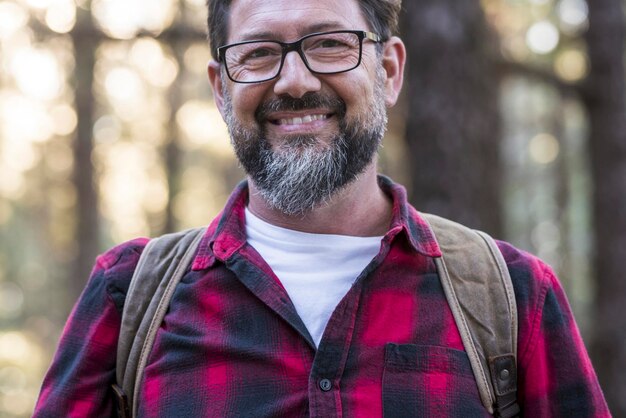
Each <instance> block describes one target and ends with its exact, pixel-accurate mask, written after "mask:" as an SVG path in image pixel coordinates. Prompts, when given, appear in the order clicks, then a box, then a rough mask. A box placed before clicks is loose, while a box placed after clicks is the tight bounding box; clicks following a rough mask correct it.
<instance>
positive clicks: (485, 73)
mask: <svg viewBox="0 0 626 418" xmlns="http://www.w3.org/2000/svg"><path fill="white" fill-rule="evenodd" d="M404 7H405V11H406V12H405V14H404V16H403V19H404V22H403V31H404V36H403V39H404V40H405V42H406V45H407V49H408V57H409V62H408V70H407V77H406V78H407V83H408V88H407V89H406V90H405V92H406V93H407V96H406V105H407V124H406V140H407V146H408V148H409V151H410V156H409V165H410V174H411V183H412V187H411V193H410V197H411V201H412V203H413V204H414V205H415V206H416V207H417V208H418V209H419V210H423V211H425V212H431V213H435V214H439V215H441V216H445V217H449V218H451V219H454V220H456V221H459V222H461V223H464V224H466V225H468V226H471V227H475V228H480V229H483V230H486V231H488V232H490V233H491V234H494V235H496V236H501V232H502V225H501V223H502V217H501V213H500V212H501V211H500V209H501V207H500V179H501V168H500V162H499V161H500V158H499V154H500V152H499V145H500V129H499V128H500V123H499V109H498V91H499V90H498V89H499V83H498V82H497V74H496V72H495V71H496V70H495V66H494V65H493V64H492V60H490V59H489V57H490V56H493V47H494V42H493V37H492V34H491V33H490V31H489V29H488V25H487V23H486V21H485V17H484V14H483V11H482V9H481V6H480V2H479V1H478V0H469V1H462V2H459V1H453V0H415V1H409V2H404Z"/></svg>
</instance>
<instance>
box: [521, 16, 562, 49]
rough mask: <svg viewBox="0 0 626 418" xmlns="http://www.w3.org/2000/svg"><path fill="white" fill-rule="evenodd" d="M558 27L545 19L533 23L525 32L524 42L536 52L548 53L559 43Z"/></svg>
mask: <svg viewBox="0 0 626 418" xmlns="http://www.w3.org/2000/svg"><path fill="white" fill-rule="evenodd" d="M559 38H560V35H559V31H558V29H557V28H556V27H555V26H554V24H552V22H549V21H547V20H544V21H541V22H537V23H535V24H533V25H532V26H531V27H530V28H529V29H528V32H527V33H526V43H527V44H528V47H529V48H530V50H531V51H533V52H534V53H536V54H549V53H550V52H552V51H554V49H555V48H556V47H557V45H558V44H559Z"/></svg>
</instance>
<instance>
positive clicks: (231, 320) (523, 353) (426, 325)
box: [34, 0, 609, 418]
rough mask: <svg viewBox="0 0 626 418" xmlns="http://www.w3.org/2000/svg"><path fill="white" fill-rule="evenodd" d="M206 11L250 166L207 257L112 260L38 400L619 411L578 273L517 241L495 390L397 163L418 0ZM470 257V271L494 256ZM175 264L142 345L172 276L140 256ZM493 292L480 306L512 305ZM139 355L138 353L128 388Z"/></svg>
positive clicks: (317, 410) (110, 405)
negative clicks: (581, 308)
mask: <svg viewBox="0 0 626 418" xmlns="http://www.w3.org/2000/svg"><path fill="white" fill-rule="evenodd" d="M208 7H209V35H210V41H211V45H212V48H213V49H212V53H213V57H214V59H215V60H214V61H212V62H211V63H210V64H209V69H208V74H209V80H210V82H211V85H212V87H213V90H214V96H215V100H216V103H217V106H218V108H219V110H220V112H221V113H222V115H223V117H224V120H225V121H226V123H227V125H228V128H229V132H230V135H231V139H232V143H233V146H234V149H235V151H236V154H237V156H238V158H239V160H240V162H241V164H242V166H243V167H244V168H245V170H246V172H247V174H248V180H247V181H246V182H243V183H241V184H240V185H239V186H238V188H237V189H236V190H235V191H234V192H233V194H232V196H231V198H230V200H229V202H228V203H227V205H226V207H225V208H224V210H223V212H222V213H221V214H220V215H219V216H218V217H217V219H215V220H214V221H213V222H212V223H211V224H210V225H209V226H208V227H207V228H206V230H201V231H200V232H198V235H197V236H198V241H197V247H196V246H187V248H189V249H190V250H189V251H190V252H189V254H190V261H189V263H188V264H187V263H184V262H182V261H178V260H174V261H172V259H170V258H167V257H166V258H164V259H155V256H149V255H148V254H152V248H153V247H148V248H150V249H146V248H147V247H146V246H147V245H148V240H146V239H136V240H133V241H130V242H127V243H124V244H122V245H120V246H117V247H115V248H113V249H111V250H109V251H108V252H106V253H105V254H103V255H101V256H100V257H99V258H98V259H97V262H96V266H95V268H94V270H93V273H92V276H91V278H90V280H89V283H88V285H87V287H86V289H85V290H84V292H83V294H82V296H81V298H80V300H79V301H78V302H77V304H76V306H75V308H74V310H73V312H72V314H71V316H70V318H69V320H68V323H67V325H66V327H65V330H64V333H63V336H62V339H61V342H60V345H59V348H58V351H57V354H56V356H55V358H54V361H53V364H52V366H51V367H50V370H49V372H48V374H47V376H46V379H45V381H44V383H43V387H42V391H41V394H40V397H39V401H38V404H37V407H36V410H35V414H34V415H35V417H38V418H40V417H104V416H107V417H108V416H116V415H117V413H116V401H115V399H116V396H117V399H118V400H119V402H120V403H121V408H120V414H121V416H130V415H132V416H141V417H176V418H178V417H323V418H327V417H380V416H386V417H394V418H395V417H419V416H430V417H457V416H458V417H480V416H489V415H491V413H495V414H496V415H497V416H506V417H510V416H514V415H516V414H521V415H523V416H529V417H600V416H609V412H608V410H607V407H606V404H605V402H604V399H603V396H602V392H601V391H600V388H599V386H598V382H597V379H596V377H595V373H594V371H593V368H592V366H591V363H590V361H589V358H588V356H587V353H586V350H585V348H584V345H583V343H582V340H581V338H580V335H579V333H578V329H577V327H576V323H575V322H574V319H573V317H572V314H571V311H570V309H569V306H568V303H567V300H566V298H565V295H564V293H563V291H562V289H561V286H560V285H559V282H558V280H557V279H556V277H555V276H554V274H553V272H552V271H551V269H550V268H549V267H548V266H546V265H545V264H544V263H543V262H541V261H540V260H538V259H537V258H535V257H533V256H531V255H529V254H527V253H524V252H521V251H519V250H517V249H515V248H513V247H512V246H510V245H509V244H507V243H504V242H497V244H494V247H492V248H493V249H494V253H501V255H502V257H503V261H502V263H506V266H504V264H501V266H503V269H504V270H506V271H508V273H509V274H510V276H511V277H510V283H512V284H510V286H511V290H512V291H513V292H514V297H513V295H512V294H511V293H509V294H508V296H509V297H510V298H511V299H510V300H508V302H509V305H510V306H513V309H512V312H513V313H514V314H515V315H514V316H513V317H512V318H514V319H513V320H511V321H509V322H510V324H508V325H511V326H512V328H513V329H514V330H515V332H514V333H513V334H514V336H515V337H514V339H513V341H512V342H511V344H512V346H513V347H514V348H515V347H516V349H513V350H512V351H513V353H509V354H510V355H508V356H504V357H506V358H504V357H503V356H496V357H490V356H489V358H487V359H486V360H488V362H489V365H490V366H489V367H499V366H498V365H499V364H500V363H501V360H503V359H504V360H506V361H509V358H513V359H514V360H513V363H506V364H510V366H506V368H499V369H498V368H494V369H491V370H492V375H493V381H492V382H493V386H492V392H494V391H495V392H494V393H492V395H493V397H494V399H495V403H493V404H492V403H490V402H488V401H489V400H490V399H491V398H490V397H489V396H486V395H484V388H485V385H486V382H484V381H481V379H480V374H479V373H477V371H476V369H475V363H476V361H477V356H476V355H475V353H474V352H473V351H472V350H473V348H472V347H473V345H472V342H471V341H469V340H468V337H467V336H468V335H469V334H467V332H466V331H465V328H466V327H464V326H461V325H463V324H461V325H459V322H458V310H459V308H458V307H457V306H455V305H454V304H449V303H448V297H449V295H448V294H449V291H448V290H447V289H448V288H447V287H446V286H445V285H444V283H446V282H445V277H448V273H447V271H446V270H445V269H444V270H442V268H441V265H442V264H441V258H442V253H444V251H443V249H444V248H448V247H449V246H448V247H446V246H445V245H443V244H440V243H439V242H438V241H437V240H436V239H435V232H434V229H433V227H431V224H430V223H429V221H428V219H431V220H432V219H434V218H427V217H425V216H424V215H423V214H420V213H418V212H417V211H416V210H415V209H414V208H413V207H411V206H410V205H409V204H408V203H407V201H406V193H405V190H404V188H403V187H402V186H400V185H398V184H395V183H393V182H392V181H391V180H389V179H388V178H386V177H383V176H378V174H377V150H378V148H379V147H380V144H381V141H382V138H383V135H384V132H385V129H386V125H387V108H389V107H391V106H393V105H394V104H395V103H396V100H397V98H398V94H399V92H400V89H401V87H402V82H403V79H402V77H403V70H404V65H405V48H404V45H403V43H402V41H401V40H400V39H399V38H398V37H396V36H393V33H394V32H395V31H396V30H397V20H398V13H399V11H400V0H298V1H292V0H233V1H228V0H209V1H208ZM207 129H211V127H207ZM444 225H451V224H449V223H445V222H444ZM433 226H434V224H433ZM446 228H448V227H446ZM449 228H452V226H449ZM454 228H457V227H456V226H455V227H454ZM454 230H455V231H456V229H454ZM437 231H439V232H444V234H442V236H445V235H446V232H449V231H448V230H447V229H445V228H444V229H443V230H441V229H438V230H437ZM178 236H179V235H177V237H178ZM182 236H185V237H186V236H187V235H186V234H183V235H182ZM437 236H439V235H438V232H437ZM177 239H179V238H177ZM184 239H185V238H183V239H180V241H179V242H183V243H185V242H186V241H184ZM159 240H162V238H160V239H159ZM159 240H154V241H151V243H153V242H156V241H159ZM160 242H164V241H160ZM185 245H186V244H185ZM496 245H497V247H496ZM447 254H448V253H445V254H444V255H447ZM140 257H141V258H140ZM463 257H464V258H463V259H464V260H466V264H467V270H470V269H473V268H475V267H476V265H477V264H481V262H480V261H477V260H479V254H474V253H470V254H464V255H463ZM140 259H141V263H140V262H139V260H140ZM498 259H499V258H498ZM448 260H449V261H451V264H450V265H451V266H452V265H455V264H456V265H458V264H460V265H461V270H462V271H464V270H466V269H465V268H464V264H463V263H458V262H457V261H458V260H455V259H454V257H451V258H449V259H448ZM161 262H164V263H166V264H168V263H170V262H172V266H173V267H174V268H179V270H180V273H181V274H180V275H179V276H177V277H178V279H177V280H180V282H178V283H176V281H175V280H174V279H172V280H173V281H171V282H165V283H166V284H167V283H174V285H172V286H169V285H168V286H167V289H170V290H171V292H170V293H169V298H168V299H165V298H164V299H161V298H160V296H159V298H156V299H155V300H157V302H159V301H166V302H164V303H162V304H160V306H159V312H160V313H161V315H162V318H160V317H159V319H158V320H157V321H156V322H155V323H154V326H152V325H150V321H146V320H144V321H143V322H145V323H147V324H148V325H150V329H149V331H147V332H148V334H149V335H152V337H153V340H150V338H149V337H146V340H147V341H148V340H149V341H150V344H149V345H147V346H146V347H147V348H146V347H144V346H143V345H140V348H141V353H140V354H141V357H140V360H139V361H138V362H137V363H135V362H133V361H132V360H128V358H129V357H127V356H126V354H125V353H126V352H125V350H126V348H125V347H126V345H127V344H126V343H127V340H128V338H129V332H128V331H127V330H126V329H127V328H128V327H127V323H129V322H132V321H131V320H129V319H128V318H129V317H130V316H129V315H131V314H132V312H133V311H135V310H140V307H141V306H142V303H143V302H141V300H140V298H139V299H138V296H137V293H142V292H143V293H150V292H148V291H147V290H146V289H147V285H145V284H142V283H144V282H150V281H154V280H156V282H157V283H158V281H159V280H161V278H160V277H156V278H154V277H152V278H151V277H146V276H149V275H146V274H145V273H143V274H140V273H139V272H141V271H145V269H146V268H147V269H148V271H152V272H153V270H150V269H151V268H152V265H158V264H161ZM146 265H147V267H146ZM450 271H452V272H453V274H452V275H454V268H451V269H450ZM479 271H481V270H480V269H479ZM135 272H137V273H135ZM134 273H135V277H133V274H134ZM154 274H156V273H153V275H154ZM157 276H158V275H157ZM131 279H132V280H133V282H132V283H133V284H132V286H131ZM142 280H143V281H142ZM494 283H495V282H494ZM475 286H477V285H475ZM470 287H471V286H470ZM487 287H488V288H489V287H491V286H487ZM137 289H139V292H138V291H137ZM489 290H490V289H487V290H479V293H478V295H479V296H478V297H474V299H473V300H468V299H463V298H462V295H461V297H460V299H461V305H471V306H475V307H478V309H479V310H483V308H482V307H483V306H498V305H501V303H500V304H498V303H497V302H498V301H497V300H495V299H493V298H489V297H488V295H489V294H490V293H488V291H489ZM158 291H159V290H157V293H158ZM480 292H484V293H483V294H484V295H485V297H482V296H480V295H481V293H480ZM148 296H151V295H150V294H149V295H148ZM515 306H516V307H515ZM484 310H488V309H484ZM157 316H158V314H155V317H157ZM492 316H493V315H492ZM146 318H147V319H150V317H148V316H147V317H146ZM507 318H508V317H507ZM507 318H504V319H502V320H501V321H500V322H502V321H505V322H506V321H507ZM139 319H140V320H141V319H142V317H141V316H139ZM475 319H476V318H472V317H469V322H472V321H473V322H476V321H475ZM488 319H489V318H488ZM490 320H493V322H495V323H497V322H498V318H491V319H490ZM142 326H143V325H142ZM483 328H485V329H486V330H487V332H488V334H489V333H490V332H491V331H492V329H490V327H489V326H488V325H485V324H483ZM120 330H121V331H120ZM131 334H133V333H131ZM140 334H142V333H141V332H137V335H140ZM132 337H134V334H133V335H131V338H132ZM470 340H471V338H470ZM468 341H469V342H468ZM141 344H143V343H141ZM468 344H469V345H468ZM130 358H132V350H131V357H130ZM483 360H485V359H483ZM127 361H128V363H126V362H127ZM122 363H123V364H126V368H125V370H126V372H128V371H129V370H131V371H135V369H136V373H137V376H138V378H137V379H136V380H133V382H135V381H136V384H135V385H134V387H131V388H130V390H129V388H128V387H127V386H126V383H125V382H121V380H124V381H126V380H127V379H126V377H125V375H124V376H122V378H120V376H121V375H120V370H119V369H120V368H121V369H124V367H123V365H122V366H120V364H122ZM127 364H130V365H131V366H130V367H129V366H128V365H127ZM116 369H118V370H117V371H116ZM116 373H117V383H118V384H116ZM498 379H499V380H500V383H499V382H498ZM131 380H132V379H131ZM502 382H505V383H506V385H505V386H502V385H501V383H502ZM487 386H488V385H487ZM112 387H113V388H112ZM503 387H504V389H502V388H503ZM486 399H487V401H486ZM127 401H128V403H129V405H126V403H127Z"/></svg>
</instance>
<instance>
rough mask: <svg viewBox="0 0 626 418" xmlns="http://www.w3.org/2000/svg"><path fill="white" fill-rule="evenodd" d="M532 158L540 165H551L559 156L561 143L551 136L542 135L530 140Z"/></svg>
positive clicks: (529, 146)
mask: <svg viewBox="0 0 626 418" xmlns="http://www.w3.org/2000/svg"><path fill="white" fill-rule="evenodd" d="M528 148H529V152H530V156H531V158H532V159H533V161H535V162H536V163H538V164H550V163H552V162H554V161H555V160H556V159H557V157H558V156H559V152H560V146H559V141H558V140H557V139H556V138H555V137H554V136H553V135H550V134H547V133H541V134H539V135H537V136H535V137H534V138H533V139H531V140H530V143H529V145H528Z"/></svg>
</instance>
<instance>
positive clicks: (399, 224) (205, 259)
mask: <svg viewBox="0 0 626 418" xmlns="http://www.w3.org/2000/svg"><path fill="white" fill-rule="evenodd" d="M378 184H379V186H380V188H381V189H382V190H383V191H384V192H385V193H386V194H387V195H389V196H390V197H391V199H392V201H393V214H392V219H391V224H390V226H389V231H388V232H387V234H385V238H387V239H390V240H391V239H396V238H397V237H398V236H400V235H404V236H405V237H406V239H407V241H408V242H409V244H410V245H411V247H412V248H413V249H414V250H415V251H417V252H418V253H420V254H422V255H425V256H427V257H441V251H440V249H439V246H438V245H437V241H436V240H435V238H434V234H433V232H432V230H431V228H430V226H429V225H428V222H426V220H425V219H424V218H423V217H422V216H421V215H420V214H419V212H418V211H417V210H415V209H414V208H413V207H412V206H411V205H409V203H408V201H407V194H406V189H405V188H404V187H403V186H401V185H399V184H396V183H394V182H393V181H392V180H391V179H389V178H388V177H385V176H382V175H381V176H378ZM248 193H249V192H248V182H247V181H246V180H244V181H242V182H241V183H239V185H237V187H236V188H235V190H234V191H233V193H232V194H231V196H230V198H229V199H228V203H227V204H226V206H225V207H224V210H223V211H222V212H221V213H220V214H219V215H218V216H217V217H216V218H215V220H213V222H212V223H211V225H209V227H208V228H207V231H206V233H205V235H204V236H203V237H202V240H201V241H200V245H199V248H198V253H197V254H196V257H195V259H194V261H193V264H192V269H193V270H202V269H205V268H208V267H210V266H211V265H213V263H214V262H215V260H216V259H217V260H220V261H224V260H226V259H228V258H229V257H230V256H231V255H233V254H234V253H235V252H237V251H238V250H239V249H240V248H241V247H243V246H244V245H245V243H246V227H245V226H246V225H245V208H246V204H247V203H248Z"/></svg>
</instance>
